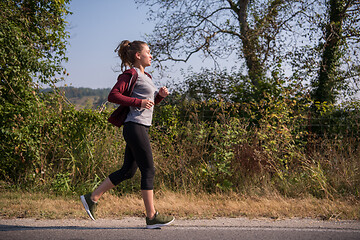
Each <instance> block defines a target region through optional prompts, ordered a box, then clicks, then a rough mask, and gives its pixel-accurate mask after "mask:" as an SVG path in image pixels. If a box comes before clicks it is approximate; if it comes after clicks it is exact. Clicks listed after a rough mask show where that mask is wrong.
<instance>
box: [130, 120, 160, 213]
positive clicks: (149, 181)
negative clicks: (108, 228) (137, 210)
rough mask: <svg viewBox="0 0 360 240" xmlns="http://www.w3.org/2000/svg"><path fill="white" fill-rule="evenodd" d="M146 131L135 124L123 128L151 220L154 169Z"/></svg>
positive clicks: (145, 128) (146, 128)
mask: <svg viewBox="0 0 360 240" xmlns="http://www.w3.org/2000/svg"><path fill="white" fill-rule="evenodd" d="M148 130H149V128H148V127H145V126H142V125H139V124H136V123H128V124H126V125H125V128H124V138H125V141H126V143H127V144H128V146H129V148H130V149H131V153H132V155H133V157H134V159H135V161H136V164H137V166H138V167H139V169H140V171H141V194H142V197H143V200H144V205H145V209H146V215H147V217H148V218H152V217H153V216H154V214H155V207H154V197H153V195H154V193H153V188H154V175H155V168H154V162H153V156H152V151H151V145H150V140H149V136H148Z"/></svg>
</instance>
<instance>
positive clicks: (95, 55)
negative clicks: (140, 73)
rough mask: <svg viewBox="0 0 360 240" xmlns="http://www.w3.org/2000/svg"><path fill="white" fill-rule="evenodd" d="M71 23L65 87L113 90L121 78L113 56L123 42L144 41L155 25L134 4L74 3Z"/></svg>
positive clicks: (115, 0) (126, 0)
mask: <svg viewBox="0 0 360 240" xmlns="http://www.w3.org/2000/svg"><path fill="white" fill-rule="evenodd" d="M69 8H70V11H71V12H73V14H72V15H69V16H68V17H67V18H66V20H67V21H68V22H69V26H68V29H67V30H68V31H69V33H70V38H69V40H68V41H69V46H68V47H67V57H68V59H69V60H68V62H66V63H64V64H63V66H64V67H65V68H66V70H67V72H68V73H69V76H67V77H66V78H65V81H64V82H62V83H61V84H62V85H65V84H66V85H68V86H73V87H89V88H110V87H112V86H113V85H114V84H115V82H116V79H117V76H118V75H119V72H115V71H114V70H116V69H117V70H119V67H117V66H118V65H119V64H120V59H119V57H117V55H116V53H115V52H114V50H115V48H116V47H117V46H118V44H119V43H120V42H121V41H122V40H125V39H127V40H130V41H133V40H144V39H143V37H142V36H144V34H146V33H151V31H152V29H153V26H154V23H149V22H147V21H146V12H147V9H146V8H145V7H139V8H138V6H137V5H135V3H134V1H132V0H72V1H71V3H70V5H69Z"/></svg>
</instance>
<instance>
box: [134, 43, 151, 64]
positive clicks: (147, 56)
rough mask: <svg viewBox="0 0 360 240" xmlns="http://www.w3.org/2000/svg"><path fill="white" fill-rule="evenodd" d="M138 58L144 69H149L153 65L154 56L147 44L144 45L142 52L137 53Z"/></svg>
mask: <svg viewBox="0 0 360 240" xmlns="http://www.w3.org/2000/svg"><path fill="white" fill-rule="evenodd" d="M136 58H137V59H138V61H139V63H140V65H142V66H143V67H148V66H150V65H151V59H152V56H151V53H150V48H149V46H148V45H147V44H144V45H143V48H142V50H141V52H139V53H136Z"/></svg>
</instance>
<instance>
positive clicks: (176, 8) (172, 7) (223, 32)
mask: <svg viewBox="0 0 360 240" xmlns="http://www.w3.org/2000/svg"><path fill="white" fill-rule="evenodd" d="M137 2H138V3H140V4H143V3H145V4H148V5H149V6H152V7H153V9H158V10H157V11H155V10H152V11H151V12H150V14H151V15H150V16H151V18H150V19H153V20H154V19H156V20H157V21H158V22H157V24H156V26H155V29H154V32H153V34H151V35H150V36H149V39H148V42H150V44H151V45H152V49H153V53H154V56H155V58H156V59H157V60H158V61H159V62H162V61H167V60H172V61H185V62H186V61H187V60H188V59H189V58H190V57H191V56H192V55H194V54H196V53H200V52H202V53H203V54H204V56H205V57H210V58H213V59H214V60H215V61H216V60H217V59H218V58H226V57H229V56H230V55H231V54H237V56H238V59H240V60H244V62H245V64H246V67H247V72H248V77H249V78H250V81H251V83H252V87H253V90H254V91H255V92H257V91H262V89H263V88H264V84H265V82H266V81H265V77H266V74H267V73H269V72H268V70H267V69H269V59H270V58H273V55H274V53H275V52H277V51H278V50H277V49H278V48H281V46H280V45H281V43H280V42H279V41H277V37H278V35H279V34H280V33H281V31H282V30H283V29H285V28H287V27H288V26H287V23H288V22H289V21H291V19H292V18H293V17H294V16H296V15H297V14H298V13H299V12H301V11H302V10H301V9H298V10H296V11H294V10H293V7H294V4H295V3H297V2H298V1H293V0H292V1H283V0H254V1H250V0H239V1H233V0H209V1H201V0H180V1H161V0H138V1H137ZM278 59H279V58H278ZM265 88H266V87H265Z"/></svg>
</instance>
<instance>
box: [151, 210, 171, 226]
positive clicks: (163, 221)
mask: <svg viewBox="0 0 360 240" xmlns="http://www.w3.org/2000/svg"><path fill="white" fill-rule="evenodd" d="M174 220H175V218H174V217H173V216H164V215H160V214H159V213H158V212H156V213H155V217H154V218H153V219H151V220H150V219H149V218H148V217H146V228H150V229H154V228H161V227H163V226H166V225H169V224H171V223H172V222H173V221H174Z"/></svg>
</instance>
